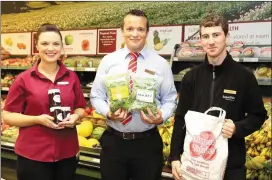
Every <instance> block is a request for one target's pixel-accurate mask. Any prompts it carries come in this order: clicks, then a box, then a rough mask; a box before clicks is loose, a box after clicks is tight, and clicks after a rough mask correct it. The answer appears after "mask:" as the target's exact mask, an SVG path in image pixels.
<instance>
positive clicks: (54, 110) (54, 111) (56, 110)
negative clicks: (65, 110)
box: [50, 106, 63, 124]
mask: <svg viewBox="0 0 272 180" xmlns="http://www.w3.org/2000/svg"><path fill="white" fill-rule="evenodd" d="M50 113H51V116H53V117H54V121H53V122H54V123H55V124H58V123H60V122H62V120H63V115H62V107H60V106H55V107H51V108H50Z"/></svg>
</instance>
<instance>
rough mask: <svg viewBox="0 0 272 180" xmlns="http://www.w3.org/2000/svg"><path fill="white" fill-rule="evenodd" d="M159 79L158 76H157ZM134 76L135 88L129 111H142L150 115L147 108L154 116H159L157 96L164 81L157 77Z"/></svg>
mask: <svg viewBox="0 0 272 180" xmlns="http://www.w3.org/2000/svg"><path fill="white" fill-rule="evenodd" d="M155 77H157V76H155ZM155 77H146V76H140V75H137V74H135V75H132V80H133V88H132V92H131V101H132V103H131V106H130V108H129V111H140V110H142V111H143V112H144V113H146V114H148V112H147V107H148V108H149V109H150V110H151V112H152V114H153V115H156V114H157V103H156V95H157V89H158V87H159V86H160V84H161V82H162V80H161V79H160V78H159V77H157V78H155Z"/></svg>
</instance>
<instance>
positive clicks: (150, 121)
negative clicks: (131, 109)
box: [140, 108, 163, 124]
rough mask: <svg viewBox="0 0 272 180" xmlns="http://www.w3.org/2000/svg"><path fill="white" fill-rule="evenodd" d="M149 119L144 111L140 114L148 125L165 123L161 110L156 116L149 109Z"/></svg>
mask: <svg viewBox="0 0 272 180" xmlns="http://www.w3.org/2000/svg"><path fill="white" fill-rule="evenodd" d="M147 112H148V115H149V117H147V116H146V115H145V113H144V112H143V111H141V112H140V116H141V119H142V120H143V121H144V122H146V123H147V124H161V123H162V122H163V119H162V112H161V110H159V109H158V110H157V115H156V116H154V115H153V114H152V112H151V110H150V109H149V108H147Z"/></svg>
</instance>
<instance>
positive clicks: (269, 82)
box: [174, 74, 272, 86]
mask: <svg viewBox="0 0 272 180" xmlns="http://www.w3.org/2000/svg"><path fill="white" fill-rule="evenodd" d="M181 78H182V76H181V75H179V74H175V75H174V81H176V82H180V81H181ZM257 81H258V84H259V85H262V86H271V85H272V79H269V78H265V79H257Z"/></svg>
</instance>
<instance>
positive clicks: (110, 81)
mask: <svg viewBox="0 0 272 180" xmlns="http://www.w3.org/2000/svg"><path fill="white" fill-rule="evenodd" d="M105 85H106V89H107V94H108V97H109V104H110V110H111V112H115V111H117V110H118V109H119V108H122V109H125V110H128V108H129V104H130V97H129V77H128V74H127V73H124V74H117V75H108V76H106V77H105Z"/></svg>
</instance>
